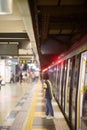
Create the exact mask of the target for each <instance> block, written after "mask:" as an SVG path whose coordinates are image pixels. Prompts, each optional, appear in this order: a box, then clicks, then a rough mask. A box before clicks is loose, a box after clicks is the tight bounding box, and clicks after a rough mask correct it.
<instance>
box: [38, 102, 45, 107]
mask: <svg viewBox="0 0 87 130" xmlns="http://www.w3.org/2000/svg"><path fill="white" fill-rule="evenodd" d="M37 106H45V104H44V103H43V102H37Z"/></svg>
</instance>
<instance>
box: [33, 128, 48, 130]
mask: <svg viewBox="0 0 87 130" xmlns="http://www.w3.org/2000/svg"><path fill="white" fill-rule="evenodd" d="M32 130H47V129H46V128H34V129H32Z"/></svg>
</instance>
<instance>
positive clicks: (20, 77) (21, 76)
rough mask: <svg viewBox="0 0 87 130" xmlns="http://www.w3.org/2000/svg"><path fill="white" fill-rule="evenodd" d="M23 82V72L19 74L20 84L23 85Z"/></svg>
mask: <svg viewBox="0 0 87 130" xmlns="http://www.w3.org/2000/svg"><path fill="white" fill-rule="evenodd" d="M22 81H23V75H22V72H19V83H20V84H21V83H22Z"/></svg>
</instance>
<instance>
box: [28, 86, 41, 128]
mask: <svg viewBox="0 0 87 130" xmlns="http://www.w3.org/2000/svg"><path fill="white" fill-rule="evenodd" d="M38 91H39V86H37V87H36V91H35V95H34V98H33V101H32V105H31V108H30V111H29V115H28V121H27V124H26V130H32V123H33V119H34V113H35V106H36V102H37V96H38Z"/></svg>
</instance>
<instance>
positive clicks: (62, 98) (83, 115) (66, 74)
mask: <svg viewBox="0 0 87 130" xmlns="http://www.w3.org/2000/svg"><path fill="white" fill-rule="evenodd" d="M46 71H48V73H49V77H50V80H51V82H52V85H53V94H54V97H55V99H56V101H57V103H58V104H59V106H60V108H61V110H62V112H63V114H64V116H65V118H66V120H67V122H68V123H69V125H70V128H71V129H72V130H87V38H86V37H84V38H83V39H81V40H80V42H78V43H76V44H75V45H74V46H73V47H72V48H71V49H70V50H69V51H68V52H66V53H65V54H62V55H61V56H60V58H58V61H56V62H53V63H52V65H50V66H49V67H48V68H46V69H44V70H43V72H42V73H45V72H46Z"/></svg>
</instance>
